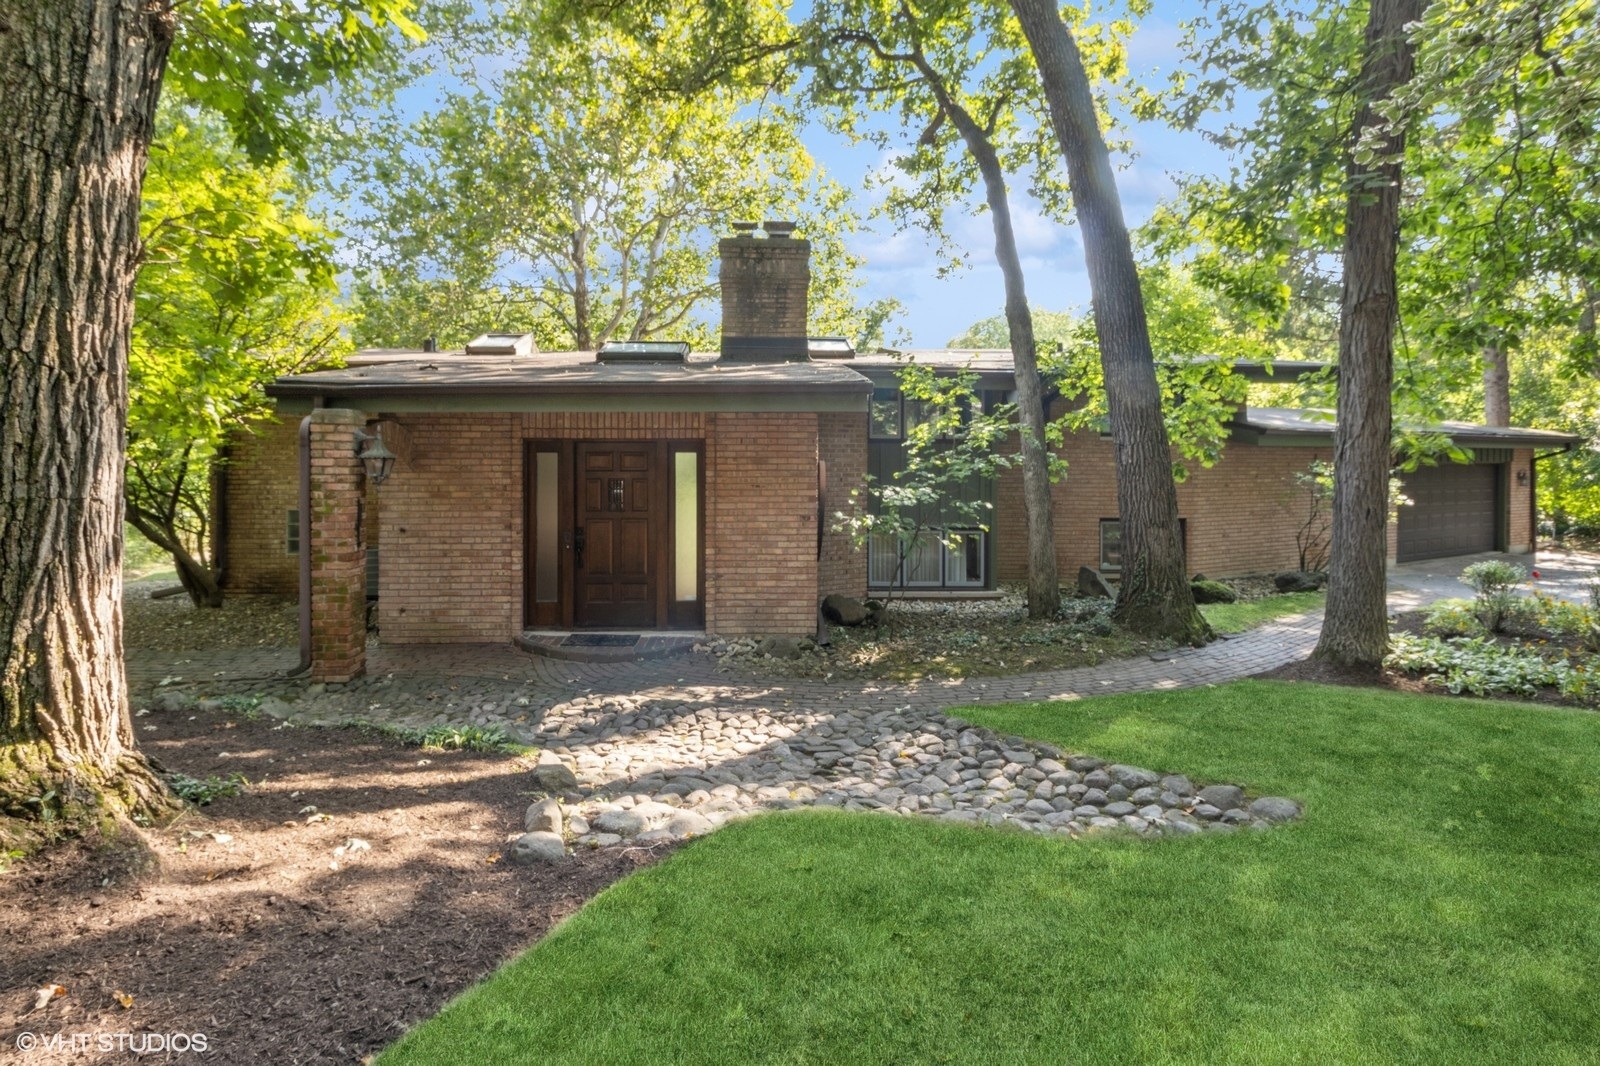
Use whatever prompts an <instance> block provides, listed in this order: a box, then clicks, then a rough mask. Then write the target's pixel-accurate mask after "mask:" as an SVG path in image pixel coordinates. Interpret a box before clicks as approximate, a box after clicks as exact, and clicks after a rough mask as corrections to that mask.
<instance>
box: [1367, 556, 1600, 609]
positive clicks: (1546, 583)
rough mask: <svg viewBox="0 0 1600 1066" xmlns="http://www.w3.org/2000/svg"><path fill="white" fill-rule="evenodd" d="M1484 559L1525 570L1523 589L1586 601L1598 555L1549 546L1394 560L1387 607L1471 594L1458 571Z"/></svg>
mask: <svg viewBox="0 0 1600 1066" xmlns="http://www.w3.org/2000/svg"><path fill="white" fill-rule="evenodd" d="M1485 559H1500V560H1504V561H1505V562H1508V563H1513V564H1515V565H1517V566H1520V567H1522V568H1523V569H1524V570H1526V571H1529V572H1530V574H1532V573H1534V572H1537V573H1538V575H1539V576H1538V578H1537V579H1535V578H1533V577H1531V576H1530V577H1529V579H1528V582H1527V588H1529V589H1530V590H1532V589H1538V590H1539V591H1541V592H1546V593H1549V594H1550V595H1552V596H1554V597H1556V598H1557V599H1561V600H1566V601H1568V602H1570V603H1588V602H1589V581H1590V579H1591V578H1593V577H1594V576H1595V573H1596V569H1597V568H1600V555H1596V554H1592V553H1586V552H1576V551H1566V550H1562V549H1552V550H1545V551H1541V552H1538V553H1537V554H1534V555H1503V554H1501V553H1499V552H1481V553H1479V554H1477V555H1458V556H1455V557H1453V558H1449V559H1425V560H1423V561H1421V562H1415V563H1396V564H1394V565H1392V566H1390V567H1389V608H1390V610H1395V611H1408V610H1412V609H1414V608H1416V607H1420V606H1422V605H1423V604H1426V603H1431V602H1433V601H1434V600H1442V599H1449V598H1452V597H1454V598H1465V599H1470V598H1471V597H1472V589H1471V588H1470V587H1469V586H1467V585H1465V584H1463V583H1462V581H1461V571H1463V570H1465V569H1466V568H1467V567H1469V566H1471V565H1472V564H1473V563H1477V562H1482V561H1484V560H1485Z"/></svg>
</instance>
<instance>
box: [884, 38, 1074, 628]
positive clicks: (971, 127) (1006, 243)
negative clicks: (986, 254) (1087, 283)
mask: <svg viewBox="0 0 1600 1066" xmlns="http://www.w3.org/2000/svg"><path fill="white" fill-rule="evenodd" d="M915 61H916V64H917V68H918V70H920V71H921V73H922V76H923V78H924V79H925V80H926V81H927V82H928V85H929V86H930V87H931V88H932V89H933V91H934V94H935V95H936V96H937V97H938V100H939V106H940V109H941V110H943V111H944V113H945V115H947V116H948V117H949V119H950V121H951V122H952V123H953V124H954V125H955V127H956V131H957V132H958V133H960V134H961V139H962V141H963V142H965V144H966V146H967V151H968V152H970V153H972V158H973V160H974V161H975V162H976V163H977V164H978V173H979V174H980V175H982V177H983V191H984V198H985V199H986V200H987V202H988V204H989V217H990V218H991V219H992V220H993V222H994V257H995V260H996V261H997V262H999V264H1000V275H1001V277H1002V278H1003V279H1004V281H1005V290H1006V328H1007V330H1008V331H1009V333H1010V339H1011V359H1012V364H1013V376H1014V377H1015V380H1016V384H1017V420H1018V422H1019V423H1020V425H1021V436H1022V440H1021V442H1020V444H1021V448H1022V500H1023V509H1024V510H1025V511H1026V512H1027V520H1028V617H1030V618H1054V617H1055V616H1056V612H1057V611H1059V610H1060V609H1061V581H1060V578H1059V575H1058V574H1057V572H1056V538H1055V520H1054V516H1053V514H1052V512H1051V501H1050V456H1049V453H1048V452H1047V451H1046V446H1045V436H1044V426H1045V409H1044V385H1043V383H1042V382H1041V381H1040V379H1039V360H1038V351H1037V345H1036V344H1035V342H1034V337H1033V312H1032V311H1031V310H1029V308H1028V293H1027V289H1026V287H1025V285H1024V284H1023V276H1022V256H1021V255H1020V254H1019V253H1018V252H1017V238H1016V234H1015V232H1014V231H1013V230H1012V228H1011V201H1010V199H1009V198H1008V197H1007V195H1006V175H1005V171H1004V170H1003V169H1002V168H1001V166H1000V157H999V156H998V155H997V154H996V153H995V150H994V144H993V142H992V141H991V140H990V138H989V134H988V133H987V132H986V131H985V130H984V128H983V127H982V126H980V125H978V123H977V121H976V120H975V119H974V118H973V117H972V115H971V113H970V112H968V111H967V109H966V108H965V107H962V106H961V104H960V103H959V102H958V101H956V100H955V99H954V98H953V97H952V96H951V95H950V93H949V92H948V91H947V90H946V89H945V87H944V83H943V81H942V80H941V79H940V77H939V75H938V73H937V72H936V71H935V70H934V69H933V67H932V66H931V65H930V64H929V63H928V62H927V60H926V59H924V58H923V57H922V51H921V49H920V47H919V48H918V49H917V52H916V59H915Z"/></svg>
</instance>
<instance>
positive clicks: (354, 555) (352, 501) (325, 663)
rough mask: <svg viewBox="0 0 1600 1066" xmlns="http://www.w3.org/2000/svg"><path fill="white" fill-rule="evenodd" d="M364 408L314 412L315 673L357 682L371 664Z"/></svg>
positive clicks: (315, 677)
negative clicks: (360, 454)
mask: <svg viewBox="0 0 1600 1066" xmlns="http://www.w3.org/2000/svg"><path fill="white" fill-rule="evenodd" d="M366 421H367V416H366V415H365V414H363V413H362V412H360V411H346V410H340V409H337V408H323V409H319V410H316V411H313V412H311V545H310V550H311V679H312V680H313V681H349V680H351V679H352V678H356V677H360V676H361V675H362V674H363V673H365V672H366V668H367V542H366V535H365V531H364V530H363V525H364V521H365V497H366V488H367V478H366V471H365V470H363V469H362V466H361V461H360V460H359V459H357V458H356V448H355V435H356V431H357V430H360V429H361V428H362V427H363V426H364V425H365V424H366Z"/></svg>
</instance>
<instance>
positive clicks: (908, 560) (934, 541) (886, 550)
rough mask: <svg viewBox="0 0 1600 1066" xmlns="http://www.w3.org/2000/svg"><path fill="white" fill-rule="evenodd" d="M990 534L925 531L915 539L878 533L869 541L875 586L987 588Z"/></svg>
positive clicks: (870, 576) (869, 572) (870, 581)
mask: <svg viewBox="0 0 1600 1066" xmlns="http://www.w3.org/2000/svg"><path fill="white" fill-rule="evenodd" d="M988 554H989V553H988V534H987V533H985V532H984V531H983V530H981V529H945V530H926V531H924V532H923V533H922V535H921V536H919V537H917V538H915V539H914V540H908V539H901V538H897V537H896V536H895V535H894V534H893V533H876V534H874V535H873V536H872V537H871V538H870V539H869V540H868V541H867V584H868V585H870V586H871V587H873V588H921V589H938V588H949V589H972V588H979V589H981V588H984V587H986V584H987V581H988V577H989V572H988Z"/></svg>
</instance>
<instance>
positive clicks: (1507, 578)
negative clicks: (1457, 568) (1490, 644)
mask: <svg viewBox="0 0 1600 1066" xmlns="http://www.w3.org/2000/svg"><path fill="white" fill-rule="evenodd" d="M1527 579H1528V572H1527V571H1526V570H1524V569H1523V568H1522V567H1520V566H1518V565H1516V564H1515V563H1507V562H1502V561H1500V560H1499V559H1485V560H1484V561H1483V562H1481V563H1473V564H1472V565H1471V566H1469V567H1467V568H1466V569H1465V570H1463V571H1461V580H1462V581H1465V582H1466V583H1467V584H1468V585H1470V586H1472V591H1473V592H1475V593H1477V594H1478V596H1477V602H1478V619H1479V621H1481V622H1482V623H1483V624H1484V626H1485V627H1486V628H1487V629H1488V630H1489V632H1491V633H1498V632H1500V627H1501V626H1502V625H1504V624H1505V620H1506V616H1507V615H1509V614H1510V613H1511V612H1512V611H1513V610H1515V609H1516V602H1517V593H1516V589H1517V586H1518V585H1520V584H1522V583H1523V582H1524V581H1526V580H1527Z"/></svg>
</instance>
